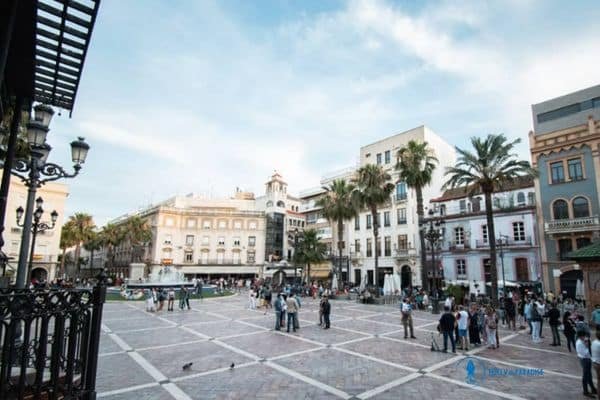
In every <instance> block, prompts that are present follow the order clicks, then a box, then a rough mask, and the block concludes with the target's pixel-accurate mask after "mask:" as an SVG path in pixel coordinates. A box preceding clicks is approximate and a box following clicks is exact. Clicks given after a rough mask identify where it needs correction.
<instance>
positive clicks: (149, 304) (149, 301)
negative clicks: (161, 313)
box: [146, 289, 156, 312]
mask: <svg viewBox="0 0 600 400" xmlns="http://www.w3.org/2000/svg"><path fill="white" fill-rule="evenodd" d="M153 292H154V289H152V290H148V289H146V311H148V312H154V311H156V308H155V306H154V297H153Z"/></svg>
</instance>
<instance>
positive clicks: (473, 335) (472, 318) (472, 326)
mask: <svg viewBox="0 0 600 400" xmlns="http://www.w3.org/2000/svg"><path fill="white" fill-rule="evenodd" d="M478 319H479V314H478V313H477V304H472V305H471V311H470V312H469V341H470V342H471V344H472V345H473V346H479V345H480V344H481V338H480V337H479V324H478V322H477V321H478Z"/></svg>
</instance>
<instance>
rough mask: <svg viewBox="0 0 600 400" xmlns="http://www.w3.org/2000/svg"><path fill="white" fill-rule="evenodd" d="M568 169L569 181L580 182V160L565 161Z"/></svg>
mask: <svg viewBox="0 0 600 400" xmlns="http://www.w3.org/2000/svg"><path fill="white" fill-rule="evenodd" d="M567 166H568V168H569V179H570V180H572V181H580V180H582V179H583V167H582V166H581V158H573V159H571V160H567Z"/></svg>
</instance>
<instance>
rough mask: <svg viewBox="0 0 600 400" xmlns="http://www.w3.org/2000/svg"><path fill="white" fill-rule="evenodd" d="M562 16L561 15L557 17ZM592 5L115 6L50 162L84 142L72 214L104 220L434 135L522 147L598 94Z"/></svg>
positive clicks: (303, 181) (152, 1)
mask: <svg viewBox="0 0 600 400" xmlns="http://www.w3.org/2000/svg"><path fill="white" fill-rule="evenodd" d="M559 5H560V7H559ZM598 20H600V6H598V3H597V2H596V1H593V0H590V1H571V2H565V1H558V0H557V1H545V0H539V1H536V0H511V1H486V2H482V1H472V2H466V1H465V2H461V1H447V2H446V1H431V2H417V1H349V2H346V1H291V0H289V1H283V0H281V1H253V2H250V1H243V0H237V1H233V0H223V1H192V0H178V1H166V0H163V1H158V0H147V1H116V0H105V1H103V2H102V6H101V7H100V13H99V16H98V21H97V24H96V28H95V31H94V34H93V37H92V44H91V47H90V50H89V55H88V58H87V60H86V66H85V69H84V72H83V77H82V83H81V86H80V90H79V93H78V99H77V102H76V105H75V110H74V113H73V118H72V119H69V118H68V115H67V113H63V114H62V116H61V117H57V118H56V119H55V120H54V121H53V123H52V125H51V129H52V130H51V132H50V135H49V137H48V141H49V143H50V144H51V145H52V146H53V147H54V150H53V153H52V155H51V156H50V160H51V161H57V162H59V163H67V160H68V159H67V157H68V149H67V146H68V142H69V141H70V140H72V138H74V137H75V136H85V137H86V140H87V141H88V142H89V143H90V145H91V146H92V150H91V151H90V154H89V157H88V160H87V162H86V165H85V166H84V169H83V171H82V174H81V176H80V177H78V178H77V179H74V180H70V181H69V182H66V183H68V184H69V185H70V187H71V192H72V194H71V196H70V197H69V199H68V200H67V213H68V214H71V213H73V212H76V211H84V212H88V213H90V214H92V215H93V216H94V217H95V219H96V221H97V222H98V223H100V224H103V223H105V222H106V221H107V220H109V219H111V218H114V217H116V216H118V215H120V214H123V213H126V212H129V211H133V210H135V209H137V208H139V207H141V206H146V205H148V204H150V203H153V202H158V201H160V200H164V199H165V198H167V197H169V196H172V195H175V194H187V193H190V192H195V193H204V194H206V195H212V196H214V197H219V196H228V195H230V194H232V193H233V191H234V190H235V188H236V187H241V188H243V189H247V190H252V191H254V192H255V193H257V194H260V193H262V192H263V190H264V182H266V180H267V179H268V177H269V176H270V174H271V173H272V172H273V170H274V169H277V170H278V171H280V173H281V174H282V175H283V176H284V178H285V179H286V180H287V181H288V183H289V184H290V190H291V191H292V192H294V193H295V192H297V191H299V190H301V189H305V188H308V187H313V186H317V185H318V181H319V177H320V176H321V175H322V174H324V173H327V172H328V171H332V170H336V169H339V168H343V167H346V166H350V165H352V164H355V163H356V162H357V158H358V151H359V147H360V146H361V145H365V144H368V143H371V142H373V141H375V140H378V139H381V138H383V137H386V136H389V135H392V134H394V133H399V132H401V131H404V130H408V129H410V128H413V127H415V126H418V125H422V124H426V125H428V126H429V127H430V128H432V129H433V130H434V131H435V132H437V133H438V134H439V135H440V136H442V137H443V138H444V139H445V140H447V141H448V142H450V143H452V144H456V145H458V146H466V145H467V141H468V138H469V137H470V136H473V135H485V134H488V133H499V132H503V133H506V134H507V135H508V136H509V137H511V138H517V137H519V138H521V139H522V140H523V142H524V144H523V145H522V146H521V147H520V150H521V153H522V154H523V157H524V158H527V159H528V158H529V155H528V143H527V133H528V131H529V130H530V129H531V127H532V122H531V111H530V105H531V104H532V103H535V102H539V101H542V100H545V99H548V98H551V97H556V96H560V95H562V94H566V93H568V92H571V91H575V90H578V89H582V88H585V87H588V86H591V85H594V84H598V82H599V81H600V69H598V65H600V51H599V50H600V48H599V46H600V45H599V40H598V38H600V25H599V24H598Z"/></svg>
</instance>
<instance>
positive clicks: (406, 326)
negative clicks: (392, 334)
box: [402, 315, 415, 339]
mask: <svg viewBox="0 0 600 400" xmlns="http://www.w3.org/2000/svg"><path fill="white" fill-rule="evenodd" d="M402 326H403V327H404V338H405V339H406V338H407V337H408V329H409V328H410V337H413V336H415V334H414V332H413V320H412V316H410V315H409V316H408V317H406V318H402Z"/></svg>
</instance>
